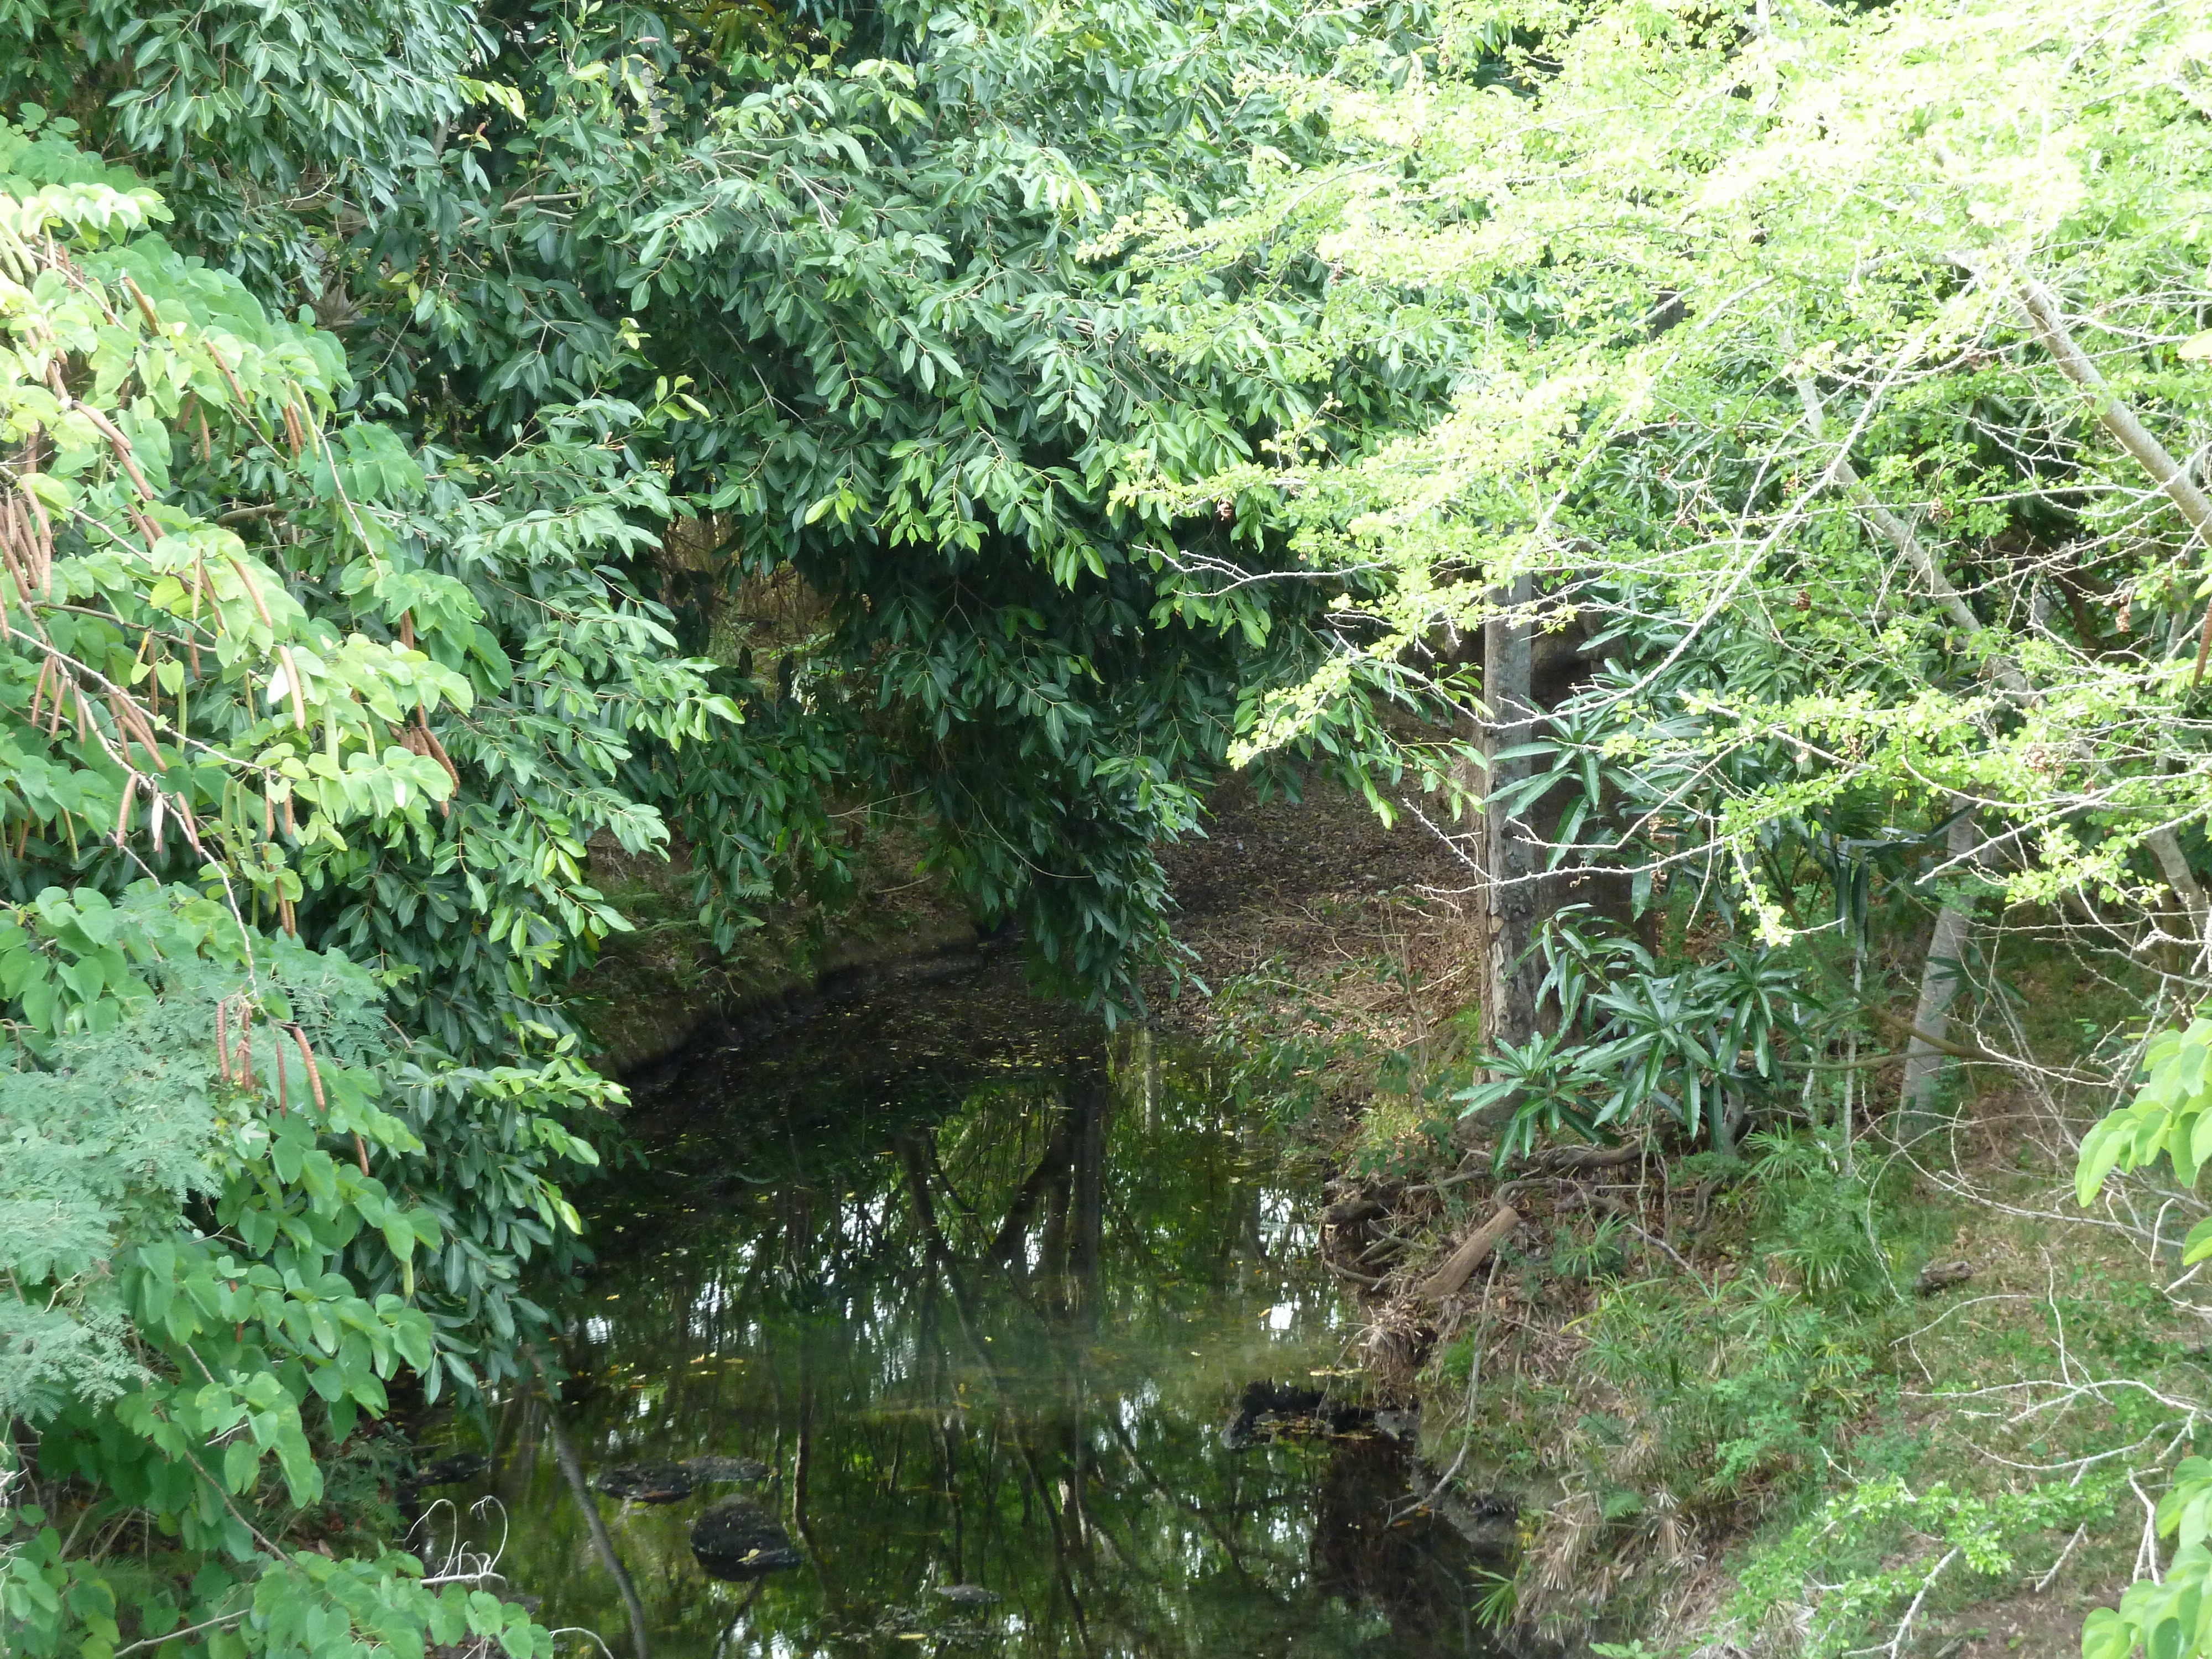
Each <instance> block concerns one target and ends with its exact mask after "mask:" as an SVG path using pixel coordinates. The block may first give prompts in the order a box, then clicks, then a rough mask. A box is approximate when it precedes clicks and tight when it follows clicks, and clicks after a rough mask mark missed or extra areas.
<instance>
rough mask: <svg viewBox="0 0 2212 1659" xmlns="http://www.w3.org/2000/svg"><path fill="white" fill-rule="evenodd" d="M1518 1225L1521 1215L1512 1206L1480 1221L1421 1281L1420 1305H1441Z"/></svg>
mask: <svg viewBox="0 0 2212 1659" xmlns="http://www.w3.org/2000/svg"><path fill="white" fill-rule="evenodd" d="M1520 1223H1521V1212H1519V1211H1518V1210H1516V1209H1515V1208H1513V1206H1510V1204H1509V1205H1505V1206H1501V1207H1500V1208H1499V1210H1498V1213H1497V1214H1496V1215H1494V1216H1492V1217H1491V1218H1490V1219H1489V1220H1487V1221H1486V1222H1484V1223H1483V1224H1482V1225H1481V1226H1480V1227H1478V1228H1476V1229H1475V1230H1474V1231H1473V1232H1471V1233H1469V1234H1468V1236H1467V1237H1466V1238H1465V1239H1463V1240H1462V1241H1461V1243H1460V1246H1459V1248H1458V1249H1455V1250H1454V1251H1453V1252H1452V1253H1451V1255H1450V1256H1449V1259H1447V1260H1446V1261H1445V1262H1444V1265H1443V1267H1439V1268H1437V1270H1436V1272H1434V1273H1431V1274H1430V1275H1429V1276H1428V1277H1427V1278H1426V1279H1423V1280H1422V1281H1421V1284H1420V1287H1419V1290H1418V1291H1416V1292H1415V1294H1416V1295H1418V1296H1419V1297H1420V1298H1421V1299H1422V1300H1423V1301H1424V1302H1441V1301H1443V1299H1444V1298H1445V1297H1448V1296H1449V1295H1451V1294H1452V1293H1453V1292H1454V1291H1457V1290H1458V1289H1459V1287H1460V1286H1461V1285H1464V1284H1466V1283H1467V1281H1468V1279H1469V1278H1470V1277H1472V1276H1473V1274H1474V1270H1475V1269H1476V1268H1477V1267H1480V1266H1481V1265H1482V1264H1483V1263H1484V1262H1485V1261H1487V1260H1488V1259H1489V1257H1490V1253H1491V1251H1492V1250H1494V1249H1497V1248H1498V1241H1499V1240H1500V1239H1502V1238H1504V1237H1505V1235H1506V1234H1508V1233H1510V1232H1511V1231H1513V1230H1514V1228H1516V1226H1518V1225H1520Z"/></svg>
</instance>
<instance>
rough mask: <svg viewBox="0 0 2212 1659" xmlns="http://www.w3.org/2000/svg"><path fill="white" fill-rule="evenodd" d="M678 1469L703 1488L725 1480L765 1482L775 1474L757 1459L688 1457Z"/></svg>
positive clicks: (679, 1464)
mask: <svg viewBox="0 0 2212 1659" xmlns="http://www.w3.org/2000/svg"><path fill="white" fill-rule="evenodd" d="M676 1467H677V1468H679V1469H682V1470H683V1471H684V1474H688V1475H690V1477H691V1478H692V1480H695V1481H696V1482H697V1483H698V1484H699V1485H701V1486H713V1485H714V1484H715V1483H716V1482H718V1481H725V1480H744V1481H748V1482H750V1481H754V1480H767V1479H768V1478H769V1475H771V1474H775V1470H773V1469H771V1468H769V1466H768V1465H767V1464H765V1463H763V1462H761V1461H760V1460H759V1459H758V1458H757V1457H687V1458H685V1459H684V1461H683V1462H681V1463H678V1465H677V1466H676Z"/></svg>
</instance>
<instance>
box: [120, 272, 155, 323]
mask: <svg viewBox="0 0 2212 1659" xmlns="http://www.w3.org/2000/svg"><path fill="white" fill-rule="evenodd" d="M123 286H124V287H125V289H128V290H129V292H130V295H131V298H132V299H134V300H136V301H137V302H138V309H139V312H140V313H142V314H143V316H144V317H145V319H146V326H147V327H149V328H150V329H152V330H153V331H155V333H156V334H158V333H160V332H161V319H160V318H159V317H158V316H156V315H155V313H154V302H153V301H151V300H149V299H148V298H147V297H146V295H145V294H144V292H143V290H142V289H140V288H139V286H138V284H137V283H134V282H132V281H131V278H130V277H129V276H125V277H124V279H123Z"/></svg>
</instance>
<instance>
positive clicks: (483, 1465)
mask: <svg viewBox="0 0 2212 1659" xmlns="http://www.w3.org/2000/svg"><path fill="white" fill-rule="evenodd" d="M490 1467H491V1460H490V1459H489V1458H488V1457H486V1456H485V1455H483V1453H482V1452H473V1451H467V1452H454V1453H453V1454H452V1455H449V1456H446V1457H441V1458H439V1459H437V1460H436V1461H435V1462H429V1463H425V1464H423V1465H422V1468H420V1469H419V1470H418V1471H416V1474H414V1475H413V1476H412V1477H411V1478H410V1479H409V1480H406V1481H404V1483H403V1484H404V1485H405V1486H454V1485H457V1484H459V1482H461V1481H463V1480H475V1479H476V1478H477V1476H478V1475H480V1474H483V1472H484V1471H485V1470H486V1469H488V1468H490Z"/></svg>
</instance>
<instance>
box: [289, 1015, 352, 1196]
mask: <svg viewBox="0 0 2212 1659" xmlns="http://www.w3.org/2000/svg"><path fill="white" fill-rule="evenodd" d="M287 1029H288V1030H290V1032H291V1033H292V1041H293V1042H296V1043H298V1044H299V1045H300V1063H301V1065H302V1066H306V1067H307V1085H308V1086H309V1087H310V1088H312V1089H313V1091H315V1109H316V1111H318V1112H319V1113H320V1114H322V1115H323V1116H325V1117H326V1118H327V1117H328V1116H329V1115H331V1104H330V1102H329V1101H327V1100H325V1098H324V1097H323V1073H322V1068H321V1067H320V1066H317V1065H316V1064H315V1051H314V1050H313V1048H309V1047H308V1046H307V1033H306V1032H305V1031H303V1030H301V1029H300V1028H299V1027H298V1026H297V1025H293V1026H290V1027H288V1028H287ZM355 1139H356V1143H358V1141H359V1139H360V1137H359V1136H357V1135H356V1137H355ZM362 1174H363V1175H366V1174H368V1170H367V1168H366V1167H364V1168H363V1169H362Z"/></svg>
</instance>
